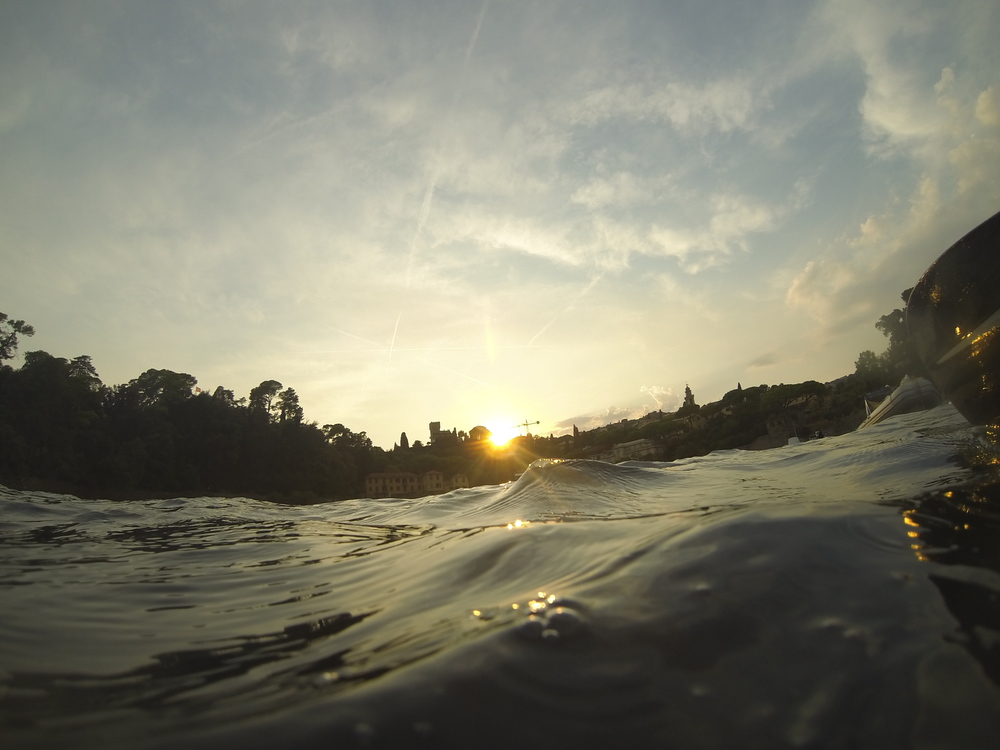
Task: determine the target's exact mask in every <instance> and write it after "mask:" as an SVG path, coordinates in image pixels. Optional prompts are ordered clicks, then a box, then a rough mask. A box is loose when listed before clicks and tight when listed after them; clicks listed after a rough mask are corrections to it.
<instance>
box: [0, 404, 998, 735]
mask: <svg viewBox="0 0 1000 750" xmlns="http://www.w3.org/2000/svg"><path fill="white" fill-rule="evenodd" d="M996 465H997V460H996V452H995V451H994V450H993V449H992V447H991V446H990V444H989V443H988V442H985V441H984V439H983V438H982V436H981V435H980V434H979V433H977V432H976V431H975V430H973V429H972V428H971V427H970V426H969V425H968V423H966V422H965V421H964V420H963V419H962V417H961V416H960V415H959V414H958V413H957V412H956V411H955V410H954V409H953V408H952V407H950V406H949V405H945V406H942V407H939V408H936V409H933V410H931V411H928V412H924V413H920V414H912V415H907V416H903V417H897V418H894V419H891V420H888V421H886V422H885V423H883V424H880V425H878V426H876V427H873V428H871V429H867V430H863V431H859V432H856V433H852V434H848V435H842V436H838V437H831V438H825V439H820V440H813V441H809V442H806V443H803V444H801V445H797V446H789V447H786V448H779V449H775V450H770V451H762V452H744V451H722V452H718V453H713V454H711V455H708V456H704V457H699V458H691V459H686V460H681V461H676V462H672V463H636V462H631V463H627V464H619V465H610V464H603V463H597V462H592V461H566V462H554V461H540V462H537V463H536V464H535V465H533V466H532V467H531V468H530V469H529V470H528V471H526V472H525V474H524V475H523V476H521V477H520V478H519V479H518V480H517V481H516V482H513V483H510V484H505V485H500V486H491V487H477V488H472V489H467V490H458V491H455V492H451V493H449V494H446V495H439V496H434V497H427V498H421V499H418V500H413V499H382V500H349V501H344V502H334V503H328V504H322V505H314V506H307V507H298V506H296V507H291V506H283V505H275V504H269V503H265V502H259V501H255V500H249V499H245V498H225V499H219V498H197V499H175V500H149V501H132V502H112V501H104V500H81V499H78V498H76V497H72V496H67V495H54V494H46V493H25V492H18V491H13V490H8V489H5V488H0V744H2V746H3V747H5V748H17V747H67V746H72V747H108V748H119V747H120V748H133V747H208V748H213V750H216V749H218V748H222V747H234V748H236V747H238V748H266V747H282V748H288V747H292V748H294V747H310V748H312V747H337V748H339V747H454V748H459V747H461V748H468V747H525V746H532V747H534V746H538V747H545V748H553V747H556V748H558V747H569V748H580V747H625V746H631V747H670V748H716V747H718V748H729V747H741V748H746V747H838V748H880V749H881V748H909V747H915V748H925V747H926V748H932V747H942V748H945V747H948V748H951V747H969V748H982V747H997V746H1000V598H998V597H1000V492H998V491H997V489H996V487H997V475H996ZM526 743H529V744H526Z"/></svg>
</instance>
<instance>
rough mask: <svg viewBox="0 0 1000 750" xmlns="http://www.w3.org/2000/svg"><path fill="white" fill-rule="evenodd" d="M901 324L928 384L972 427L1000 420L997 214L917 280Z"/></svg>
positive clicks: (999, 229)
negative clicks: (935, 387) (924, 371)
mask: <svg viewBox="0 0 1000 750" xmlns="http://www.w3.org/2000/svg"><path fill="white" fill-rule="evenodd" d="M906 326H907V329H908V331H909V334H910V339H911V341H912V342H913V345H914V347H915V350H916V352H917V354H918V356H919V357H920V359H921V360H922V361H923V363H924V366H925V367H926V369H927V373H928V375H929V376H930V378H931V380H933V381H934V383H935V384H936V385H937V386H938V388H940V389H941V391H942V393H943V394H944V396H945V397H946V398H948V399H950V400H951V402H952V403H953V404H954V405H955V408H957V409H958V410H959V411H960V412H961V413H962V415H963V416H964V417H965V418H966V419H968V420H969V421H970V422H971V423H972V424H989V423H993V422H996V421H997V419H998V418H1000V213H997V214H995V215H994V216H992V217H991V218H989V219H987V220H986V221H985V222H983V223H982V224H980V225H979V226H978V227H976V228H975V229H973V230H972V231H971V232H969V233H968V234H967V235H965V236H964V237H962V239H960V240H959V241H958V242H956V243H955V244H954V245H952V246H951V247H950V248H948V250H946V251H945V252H944V253H943V254H942V255H941V257H940V258H938V259H937V260H936V261H935V262H934V263H933V264H932V265H931V267H930V268H928V269H927V271H926V272H925V273H924V275H923V276H922V277H921V278H920V280H919V281H918V282H917V284H916V286H915V287H914V288H913V292H912V293H911V294H910V298H909V300H908V301H907V306H906Z"/></svg>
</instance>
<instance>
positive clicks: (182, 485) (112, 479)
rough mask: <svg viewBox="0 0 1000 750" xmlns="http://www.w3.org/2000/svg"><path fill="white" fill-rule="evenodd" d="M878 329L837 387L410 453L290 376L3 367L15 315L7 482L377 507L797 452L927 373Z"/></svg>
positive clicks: (444, 440)
mask: <svg viewBox="0 0 1000 750" xmlns="http://www.w3.org/2000/svg"><path fill="white" fill-rule="evenodd" d="M908 291H909V290H907V292H904V293H903V299H904V301H905V299H906V296H907V293H908ZM876 327H877V328H878V329H879V330H881V331H882V332H883V333H884V334H885V335H886V337H887V338H888V339H889V345H888V347H887V349H886V351H885V352H883V353H882V354H881V355H876V354H874V353H873V352H871V351H866V352H861V354H860V355H859V357H858V360H857V362H856V363H855V372H854V373H852V374H851V375H848V376H845V377H843V378H840V379H839V380H838V381H836V382H834V383H831V384H826V385H824V384H822V383H818V382H816V381H806V382H804V383H796V384H778V385H770V386H769V385H766V384H761V385H757V386H751V387H748V388H743V387H742V385H740V384H737V387H736V388H734V389H733V390H731V391H729V392H728V393H726V394H725V395H724V396H723V397H722V398H721V399H720V400H719V401H716V402H713V403H709V404H705V405H702V406H700V405H698V404H697V403H696V402H695V398H694V394H693V393H692V391H691V389H690V388H688V389H687V390H686V394H685V400H684V404H683V405H682V406H681V408H680V409H678V410H677V411H676V412H673V413H662V412H656V413H654V414H651V415H647V416H646V417H645V418H644V419H641V420H623V421H622V422H619V423H615V424H611V425H607V426H604V427H600V428H597V429H593V430H589V431H583V432H580V431H578V430H575V429H574V434H573V435H572V436H561V437H552V436H549V437H547V438H546V437H541V436H533V435H526V436H522V437H520V438H515V439H514V440H512V441H511V442H510V443H509V444H508V445H507V446H506V447H504V448H502V449H497V448H495V447H494V446H493V445H492V443H490V442H489V441H488V440H481V439H475V437H478V436H470V435H467V434H465V433H464V432H462V433H460V432H458V431H457V430H452V431H450V432H449V431H440V430H438V431H436V432H435V433H434V434H433V435H432V439H431V440H430V441H428V443H426V444H425V443H422V442H421V441H420V440H414V441H413V443H412V445H411V444H410V443H409V440H408V439H407V438H406V435H405V433H404V434H402V435H401V436H400V438H401V439H400V444H399V445H397V446H395V447H394V448H393V449H392V450H390V451H386V450H383V449H382V448H379V447H377V446H374V445H373V444H372V441H371V440H370V439H369V438H368V436H367V435H366V434H365V433H364V432H354V431H352V430H350V429H349V428H347V427H346V426H344V425H343V424H325V425H323V426H322V427H321V426H319V425H318V424H317V423H315V422H308V421H306V419H305V415H304V412H303V409H302V407H301V405H300V403H299V397H298V394H297V393H296V392H295V389H294V388H291V387H285V386H284V385H283V384H282V383H280V382H278V381H276V380H264V381H262V382H261V383H260V385H258V386H257V387H255V388H253V389H252V390H251V391H250V393H249V396H248V397H247V398H242V397H240V398H238V397H237V396H236V395H235V394H234V393H233V391H231V390H228V389H226V388H224V387H222V386H219V387H217V388H215V389H214V390H213V391H212V392H211V393H210V392H208V391H207V390H206V391H203V390H201V389H200V388H199V387H198V384H197V383H198V381H197V379H196V378H195V377H194V376H193V375H190V374H188V373H178V372H173V371H171V370H159V369H149V370H146V371H145V372H143V373H141V374H140V375H138V376H137V377H135V378H134V379H132V380H130V381H128V382H127V383H124V384H121V385H114V386H108V385H105V384H104V383H103V382H102V381H101V379H100V377H99V376H98V373H97V370H96V369H95V367H94V364H93V362H92V361H91V358H90V357H89V356H87V355H81V356H77V357H75V358H73V359H70V360H67V359H64V358H61V357H55V356H53V355H51V354H49V353H47V352H44V351H30V352H27V353H26V354H25V357H24V363H23V364H22V366H21V367H20V368H16V369H15V368H13V367H11V366H9V365H7V364H4V361H5V360H10V359H12V358H13V357H14V355H15V354H16V352H17V349H18V345H19V343H20V339H21V338H24V337H30V336H32V335H34V332H35V331H34V329H33V328H32V326H30V325H28V324H27V323H25V322H24V321H23V320H14V319H11V318H10V317H9V316H8V315H6V314H3V313H0V483H2V484H5V485H7V486H9V487H15V488H25V489H48V490H52V491H59V492H71V493H73V494H78V495H81V496H85V497H86V496H94V497H97V496H100V497H120V498H132V497H149V496H196V495H227V496H234V495H235V496H240V495H245V496H252V497H258V498H265V499H271V500H277V501H281V502H289V503H307V502H318V501H324V500H334V499H342V498H347V497H359V496H362V495H363V494H364V480H365V477H366V476H367V475H368V474H371V473H374V472H409V473H413V474H417V475H421V474H425V473H427V472H429V471H440V472H442V473H443V474H445V475H446V476H454V475H458V474H462V475H465V476H466V477H468V478H469V480H470V483H471V484H473V485H478V484H494V483H499V482H504V481H508V480H510V479H512V478H513V477H515V476H516V475H517V474H519V473H520V472H521V471H523V470H524V469H525V468H526V467H527V466H528V465H529V464H530V463H531V461H533V460H535V459H537V458H592V457H595V456H597V455H599V454H601V453H606V452H607V451H609V450H610V449H612V448H613V447H614V446H615V445H620V444H623V443H629V442H631V441H648V442H647V443H645V444H644V445H646V446H648V447H649V449H650V450H651V451H652V453H653V455H654V457H655V458H658V459H661V460H668V461H669V460H674V459H679V458H685V457H688V456H695V455H703V454H705V453H709V452H711V451H713V450H721V449H731V448H761V447H771V446H773V445H778V444H782V445H783V444H784V443H785V441H786V440H787V438H788V437H789V436H791V435H797V436H798V437H800V438H803V439H805V438H808V437H809V436H810V435H812V434H814V433H817V432H820V433H823V434H826V435H830V434H837V433H841V432H845V431H849V430H852V429H854V428H855V427H856V426H857V425H858V424H859V423H860V422H861V420H862V419H863V418H864V396H865V394H866V393H867V392H869V391H871V390H873V389H875V388H878V387H879V386H883V385H886V384H888V383H895V382H898V380H899V377H901V375H902V374H903V373H904V372H906V371H907V370H912V369H913V367H914V364H913V363H914V359H913V357H912V354H911V351H910V348H909V345H908V342H907V341H906V336H905V327H904V326H903V313H902V311H901V310H893V311H892V312H891V313H888V314H887V315H884V316H883V317H882V318H880V319H879V321H878V322H877V323H876Z"/></svg>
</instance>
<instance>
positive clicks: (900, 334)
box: [875, 287, 918, 382]
mask: <svg viewBox="0 0 1000 750" xmlns="http://www.w3.org/2000/svg"><path fill="white" fill-rule="evenodd" d="M912 291H913V288H912V287H911V288H909V289H905V290H903V292H902V293H901V294H900V295H899V296H900V299H902V300H903V302H907V301H908V300H909V299H910V292H912ZM875 328H876V329H878V330H879V331H881V332H882V335H884V336H885V337H886V338H888V339H889V346H888V347H887V348H886V350H885V351H884V352H882V354H881V355H880V360H881V365H882V368H883V369H884V371H885V377H886V379H887V380H891V381H893V382H897V381H899V379H900V378H902V377H903V376H904V375H913V374H915V373H916V372H917V369H918V368H917V362H918V359H917V357H916V355H915V353H914V351H913V347H912V345H911V344H910V334H909V332H908V331H907V330H906V313H905V312H904V311H903V310H900V309H899V308H896V309H895V310H893V311H892V312H889V313H886V314H885V315H883V316H882V317H881V318H879V319H878V321H877V322H876V323H875Z"/></svg>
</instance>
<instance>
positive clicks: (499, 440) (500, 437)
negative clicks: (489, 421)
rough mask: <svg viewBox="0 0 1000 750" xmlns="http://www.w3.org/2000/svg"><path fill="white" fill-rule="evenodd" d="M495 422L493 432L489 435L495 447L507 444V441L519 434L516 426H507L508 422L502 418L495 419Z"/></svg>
mask: <svg viewBox="0 0 1000 750" xmlns="http://www.w3.org/2000/svg"><path fill="white" fill-rule="evenodd" d="M510 421H513V420H510ZM495 424H496V427H495V429H494V430H493V433H492V434H491V435H490V440H491V441H492V442H493V445H494V446H496V447H497V448H502V447H503V446H505V445H507V443H509V442H510V441H511V440H513V439H514V438H516V437H517V436H518V435H520V434H521V433H520V431H519V430H518V428H517V427H514V426H508V425H509V422H505V421H503V420H499V419H498V420H496V421H495Z"/></svg>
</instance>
